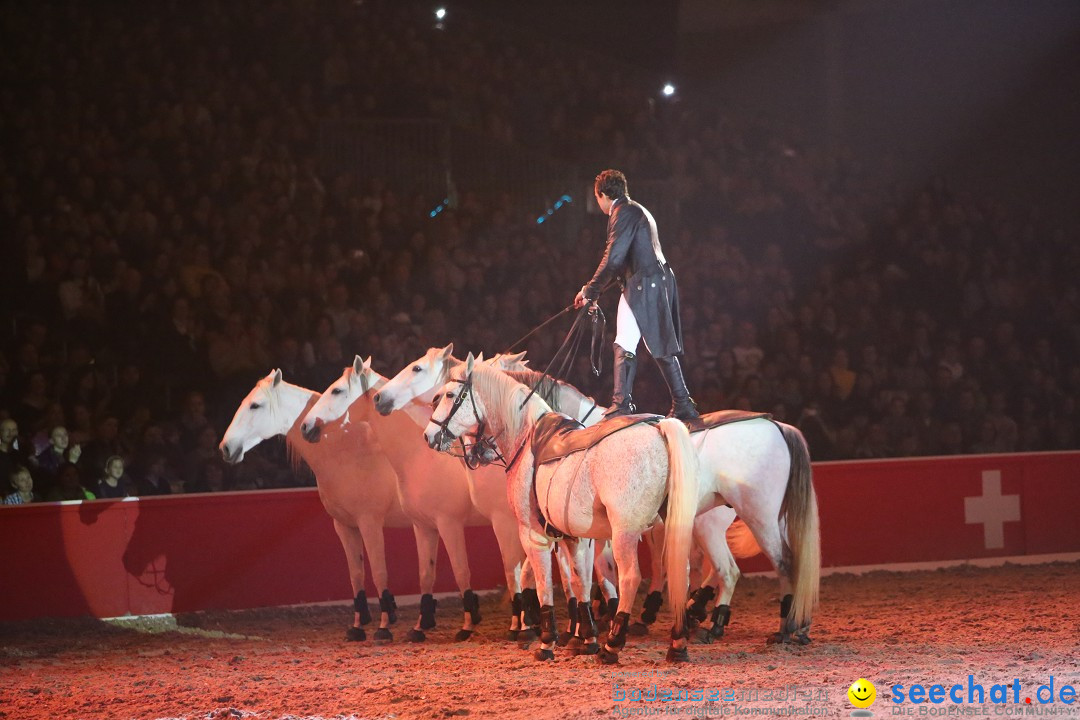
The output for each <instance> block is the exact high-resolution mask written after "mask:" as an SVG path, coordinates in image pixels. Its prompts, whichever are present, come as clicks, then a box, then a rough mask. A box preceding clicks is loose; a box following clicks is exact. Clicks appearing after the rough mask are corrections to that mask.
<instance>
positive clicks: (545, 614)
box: [540, 605, 555, 645]
mask: <svg viewBox="0 0 1080 720" xmlns="http://www.w3.org/2000/svg"><path fill="white" fill-rule="evenodd" d="M540 642H542V643H543V644H544V645H551V644H552V643H554V642H555V606H554V605H545V606H544V607H542V608H540Z"/></svg>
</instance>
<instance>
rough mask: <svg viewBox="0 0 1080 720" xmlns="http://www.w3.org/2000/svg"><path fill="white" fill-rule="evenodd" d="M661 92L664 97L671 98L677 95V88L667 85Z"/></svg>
mask: <svg viewBox="0 0 1080 720" xmlns="http://www.w3.org/2000/svg"><path fill="white" fill-rule="evenodd" d="M660 92H661V93H663V94H664V97H671V96H672V95H674V94H675V86H674V85H672V84H671V83H666V84H665V85H664V88H663V89H662V90H661V91H660Z"/></svg>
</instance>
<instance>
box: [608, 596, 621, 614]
mask: <svg viewBox="0 0 1080 720" xmlns="http://www.w3.org/2000/svg"><path fill="white" fill-rule="evenodd" d="M618 612H619V598H617V597H613V598H611V599H610V600H608V601H607V616H608V617H612V618H613V617H615V614H616V613H618Z"/></svg>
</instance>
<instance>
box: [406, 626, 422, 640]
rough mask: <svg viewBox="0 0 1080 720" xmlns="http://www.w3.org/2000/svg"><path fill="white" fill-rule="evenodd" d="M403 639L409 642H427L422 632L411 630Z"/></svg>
mask: <svg viewBox="0 0 1080 720" xmlns="http://www.w3.org/2000/svg"><path fill="white" fill-rule="evenodd" d="M405 639H406V640H408V641H409V642H424V641H425V640H427V635H425V634H424V631H423V630H417V629H416V628H413V629H412V630H410V631H409V634H408V635H406V636H405Z"/></svg>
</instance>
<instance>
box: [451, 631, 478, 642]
mask: <svg viewBox="0 0 1080 720" xmlns="http://www.w3.org/2000/svg"><path fill="white" fill-rule="evenodd" d="M472 633H473V631H472V630H458V631H457V635H455V636H454V640H455V641H457V642H465V641H466V640H468V639H469V638H471V637H472Z"/></svg>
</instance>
